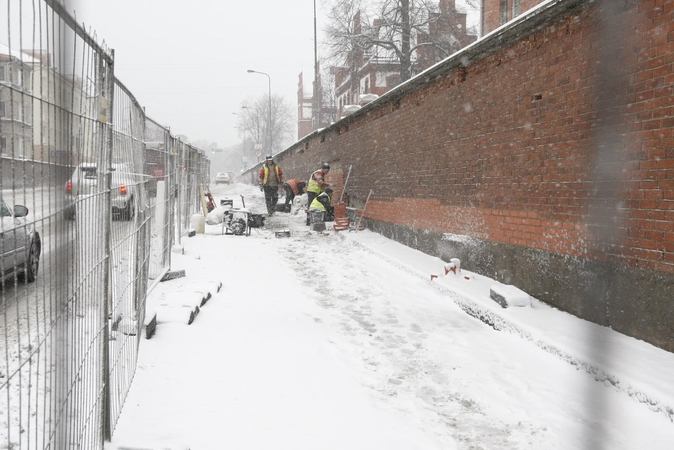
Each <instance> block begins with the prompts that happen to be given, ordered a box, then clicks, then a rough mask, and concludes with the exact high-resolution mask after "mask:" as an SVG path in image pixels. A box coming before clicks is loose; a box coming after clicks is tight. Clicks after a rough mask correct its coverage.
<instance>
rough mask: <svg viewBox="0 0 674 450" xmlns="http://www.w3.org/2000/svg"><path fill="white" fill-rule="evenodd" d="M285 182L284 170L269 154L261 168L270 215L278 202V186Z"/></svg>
mask: <svg viewBox="0 0 674 450" xmlns="http://www.w3.org/2000/svg"><path fill="white" fill-rule="evenodd" d="M281 184H283V171H282V170H281V168H280V167H279V166H278V165H277V164H276V163H275V162H274V158H272V156H271V155H267V159H266V161H265V163H264V166H262V168H261V169H260V185H261V186H262V190H263V191H264V201H265V203H266V204H267V213H268V214H269V215H270V216H273V215H274V211H276V204H277V203H278V187H279V186H280V185H281Z"/></svg>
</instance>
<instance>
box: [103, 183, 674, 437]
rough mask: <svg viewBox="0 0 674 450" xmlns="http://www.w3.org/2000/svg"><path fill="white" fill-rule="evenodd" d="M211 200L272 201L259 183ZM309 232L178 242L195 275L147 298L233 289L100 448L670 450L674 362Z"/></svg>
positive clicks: (203, 314)
mask: <svg viewBox="0 0 674 450" xmlns="http://www.w3.org/2000/svg"><path fill="white" fill-rule="evenodd" d="M213 193H214V196H215V197H216V203H217V202H218V200H219V198H218V197H221V196H234V195H235V194H236V195H238V194H243V195H245V196H246V206H247V207H249V208H251V209H255V208H256V207H261V205H263V200H262V199H261V193H259V191H257V189H254V188H253V187H248V186H243V185H232V186H226V187H220V188H219V189H217V190H214V192H213ZM303 222H304V217H299V216H292V215H287V214H277V215H275V216H274V217H273V218H271V219H269V220H268V221H267V226H266V227H265V228H264V229H259V230H254V231H253V233H251V235H250V236H248V237H246V236H231V235H229V236H227V235H222V234H221V227H219V226H217V225H213V226H208V225H207V226H206V233H205V234H203V235H197V236H195V237H192V238H189V239H187V238H185V239H183V242H182V243H183V246H184V254H176V255H174V258H173V265H172V270H185V272H186V275H187V276H186V277H184V278H177V279H174V280H171V281H167V282H163V283H160V284H159V285H158V286H157V288H156V289H155V290H154V291H153V292H152V294H151V299H150V303H157V302H158V301H160V300H161V299H162V298H164V299H165V298H166V296H167V295H169V293H172V294H171V295H173V294H175V292H179V291H185V290H187V289H188V286H191V288H190V289H194V286H199V285H201V286H211V288H210V289H209V290H210V291H213V290H215V289H213V286H214V285H217V283H218V282H222V288H221V289H220V290H219V291H216V292H214V293H213V294H212V297H211V298H210V299H209V300H208V302H207V303H205V304H204V305H202V306H201V307H200V312H199V314H198V315H196V317H195V318H194V320H193V322H192V324H191V325H187V324H186V323H184V321H181V320H168V321H161V320H160V321H159V323H158V325H157V331H156V334H155V336H154V337H153V338H152V339H150V340H143V341H142V342H141V349H140V356H139V366H138V370H137V373H136V376H135V379H134V381H133V385H132V388H131V392H130V395H129V397H128V399H127V401H126V404H125V405H124V409H123V411H122V415H121V417H120V420H119V422H118V425H117V428H116V430H115V432H114V435H113V442H111V443H110V444H109V445H108V446H106V449H110V450H118V449H122V448H143V449H160V448H172V449H174V450H177V449H184V448H190V449H192V450H202V449H214V450H215V449H225V448H232V449H246V450H247V449H272V448H275V449H293V450H298V449H300V450H301V449H307V450H308V449H312V450H314V449H321V450H324V449H335V450H336V449H347V448H348V449H363V450H365V449H368V450H370V449H387V450H389V449H401V450H402V449H480V448H481V449H532V450H533V449H536V450H543V449H569V450H570V449H593V450H599V449H611V450H614V449H617V450H622V449H641V448H643V449H649V450H650V449H662V450H664V449H669V448H671V442H674V424H673V423H672V421H671V407H672V405H673V404H674V402H673V401H672V398H673V395H674V394H673V393H674V386H673V384H672V379H671V378H672V377H671V376H669V375H670V374H671V373H674V370H672V369H673V368H674V355H673V354H671V353H668V352H664V351H661V350H658V349H656V348H655V347H653V346H650V345H648V344H645V343H643V342H640V341H636V340H634V339H631V338H627V337H626V336H623V335H620V334H618V333H615V332H613V331H611V330H607V329H604V328H602V327H597V326H595V325H593V324H590V323H588V322H585V321H582V320H579V319H577V318H575V317H573V316H570V315H568V314H565V313H562V312H560V311H557V310H555V309H553V308H550V307H548V306H546V305H544V304H542V303H540V302H538V301H536V300H535V299H534V300H532V304H531V306H526V307H520V308H507V309H503V308H501V307H500V306H499V305H498V304H497V303H496V302H494V301H493V300H491V299H490V296H489V291H490V288H491V287H493V286H494V285H498V283H497V282H494V281H493V280H489V279H486V278H484V277H480V276H477V275H475V274H473V273H471V272H468V271H466V270H465V269H463V270H462V271H461V272H460V273H459V274H454V273H453V272H450V273H449V274H448V275H445V273H444V264H445V263H444V262H442V261H440V260H439V259H437V258H433V257H430V256H428V255H424V254H422V253H420V252H416V251H414V250H411V249H409V248H407V247H404V246H402V245H399V244H397V243H395V242H393V241H390V240H388V239H385V238H383V237H381V236H380V235H377V234H375V233H371V232H369V231H363V232H341V233H334V232H332V233H327V234H322V233H316V232H310V231H308V227H306V226H304V225H303ZM279 229H290V230H291V232H292V233H291V234H292V236H291V237H289V238H278V237H275V233H274V231H275V230H279ZM431 275H437V277H433V278H432V277H431ZM465 277H468V279H466V278H465ZM431 278H432V279H431ZM476 317H479V318H480V320H478V319H476ZM485 322H487V323H490V324H491V325H486V324H485ZM499 330H500V331H499ZM578 369H582V370H578ZM596 379H599V380H600V382H598V381H596Z"/></svg>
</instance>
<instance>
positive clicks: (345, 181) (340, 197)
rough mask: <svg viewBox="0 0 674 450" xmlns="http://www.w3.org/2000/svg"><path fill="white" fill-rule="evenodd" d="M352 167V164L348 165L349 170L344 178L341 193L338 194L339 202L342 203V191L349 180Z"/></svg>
mask: <svg viewBox="0 0 674 450" xmlns="http://www.w3.org/2000/svg"><path fill="white" fill-rule="evenodd" d="M352 168H353V165H350V166H349V171H348V172H347V173H346V180H344V186H343V187H342V194H341V195H340V196H339V203H342V199H344V192H345V191H346V185H347V183H348V182H349V176H350V175H351V169H352Z"/></svg>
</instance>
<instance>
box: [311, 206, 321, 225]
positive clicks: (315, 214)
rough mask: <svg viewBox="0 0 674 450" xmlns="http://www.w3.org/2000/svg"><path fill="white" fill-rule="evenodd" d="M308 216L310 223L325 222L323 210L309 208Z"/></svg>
mask: <svg viewBox="0 0 674 450" xmlns="http://www.w3.org/2000/svg"><path fill="white" fill-rule="evenodd" d="M309 218H310V220H311V223H312V224H314V223H323V222H325V211H321V210H318V209H312V210H309Z"/></svg>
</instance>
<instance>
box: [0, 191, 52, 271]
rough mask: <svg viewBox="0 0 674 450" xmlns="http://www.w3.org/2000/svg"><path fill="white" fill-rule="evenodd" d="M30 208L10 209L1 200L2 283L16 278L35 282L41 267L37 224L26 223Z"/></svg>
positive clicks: (0, 263)
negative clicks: (7, 279)
mask: <svg viewBox="0 0 674 450" xmlns="http://www.w3.org/2000/svg"><path fill="white" fill-rule="evenodd" d="M27 215H28V208H26V207H25V206H23V205H15V206H14V209H13V210H12V208H10V207H9V205H7V204H6V203H5V201H4V200H3V199H2V198H0V251H1V253H0V281H2V280H5V279H6V278H8V277H12V276H14V275H16V276H17V277H19V279H22V280H24V281H26V282H27V283H32V282H33V281H35V279H36V278H37V271H38V268H39V267H40V253H41V251H42V241H41V240H40V234H39V233H38V232H37V231H36V230H35V225H34V224H32V223H27V222H26V216H27Z"/></svg>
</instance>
